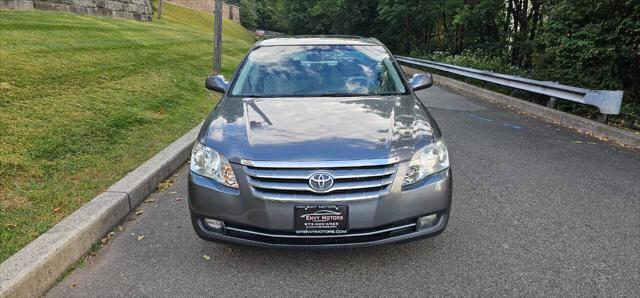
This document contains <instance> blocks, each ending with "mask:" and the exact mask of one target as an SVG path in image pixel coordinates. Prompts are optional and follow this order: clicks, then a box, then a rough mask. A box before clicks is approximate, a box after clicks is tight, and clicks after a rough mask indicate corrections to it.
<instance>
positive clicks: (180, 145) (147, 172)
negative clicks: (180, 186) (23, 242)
mask: <svg viewBox="0 0 640 298" xmlns="http://www.w3.org/2000/svg"><path fill="white" fill-rule="evenodd" d="M201 125H202V124H200V125H198V126H196V127H195V128H193V129H192V130H190V131H189V132H188V133H187V134H185V135H184V136H182V137H180V138H179V139H178V140H176V141H175V142H173V143H172V144H171V145H169V146H168V147H167V148H165V149H164V150H162V151H161V152H160V153H158V154H156V155H155V156H154V157H152V158H151V159H149V160H148V161H147V162H145V163H144V164H142V165H141V166H139V167H138V168H137V169H135V170H134V171H133V172H131V173H129V174H128V175H127V176H125V177H124V178H122V179H121V180H120V181H118V182H116V183H115V184H114V185H112V186H111V187H110V188H109V189H108V190H107V191H105V192H103V193H101V194H99V195H98V196H96V197H95V198H93V199H92V200H91V201H89V202H88V203H87V204H85V205H84V206H82V207H80V209H78V210H76V211H75V212H73V213H71V214H70V215H69V216H67V217H66V218H65V219H63V220H62V221H61V222H59V223H58V224H56V225H55V226H54V227H53V228H51V229H50V230H49V231H47V232H46V233H44V234H42V235H40V237H38V238H36V239H35V240H33V241H32V242H31V243H29V245H27V246H26V247H24V248H22V249H21V250H20V251H18V252H17V253H16V254H14V255H13V256H11V257H9V259H7V260H5V261H4V262H2V264H0V282H1V283H0V297H34V296H41V295H43V294H44V293H46V291H47V290H49V288H51V286H53V285H54V284H55V282H56V280H57V279H58V278H59V277H60V276H62V275H63V274H64V273H65V272H66V271H67V270H68V268H69V267H71V266H73V265H74V264H75V263H76V262H77V260H78V259H80V258H81V257H82V256H83V255H84V254H86V252H87V251H88V250H89V249H90V248H91V246H92V245H93V243H96V242H97V241H99V240H100V239H101V238H102V237H104V235H106V234H107V233H109V232H110V231H111V230H112V229H113V228H114V227H115V226H116V225H117V224H118V223H119V222H120V221H121V220H122V219H124V218H125V217H126V216H127V215H128V214H129V213H130V212H131V211H132V210H133V209H134V208H135V207H136V206H137V205H138V204H139V203H140V202H141V201H142V200H143V199H144V198H145V197H147V196H148V195H149V194H151V193H152V192H153V191H154V190H155V188H156V185H157V184H158V183H160V182H161V181H162V180H163V179H165V178H166V177H168V176H169V175H170V174H171V173H173V172H174V171H175V170H176V169H178V167H180V166H181V165H182V164H183V163H184V162H185V161H186V160H187V159H189V156H190V154H191V147H192V146H193V142H194V140H195V139H196V137H197V136H198V132H199V131H200V126H201Z"/></svg>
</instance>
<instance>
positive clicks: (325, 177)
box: [309, 173, 333, 192]
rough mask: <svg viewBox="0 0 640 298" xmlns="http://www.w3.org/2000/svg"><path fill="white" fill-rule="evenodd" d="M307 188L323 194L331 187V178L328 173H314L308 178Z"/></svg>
mask: <svg viewBox="0 0 640 298" xmlns="http://www.w3.org/2000/svg"><path fill="white" fill-rule="evenodd" d="M309 186H311V189H313V190H314V191H315V192H325V191H328V190H329V189H331V187H332V186H333V177H332V176H331V174H329V173H314V174H313V175H311V177H309Z"/></svg>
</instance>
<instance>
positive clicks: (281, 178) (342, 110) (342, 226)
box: [188, 36, 452, 248]
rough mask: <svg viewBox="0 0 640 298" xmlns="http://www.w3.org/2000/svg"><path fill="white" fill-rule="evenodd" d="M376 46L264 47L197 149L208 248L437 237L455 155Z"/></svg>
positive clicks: (197, 209) (275, 43) (229, 86)
mask: <svg viewBox="0 0 640 298" xmlns="http://www.w3.org/2000/svg"><path fill="white" fill-rule="evenodd" d="M432 84H433V80H432V77H431V76H430V75H429V74H416V75H414V76H413V77H412V78H410V79H408V80H407V79H405V77H404V75H403V73H402V71H401V69H400V67H399V66H398V64H397V62H396V61H395V59H394V58H393V56H392V55H391V54H390V53H389V51H388V50H387V49H386V48H385V46H384V45H383V44H381V43H380V42H379V41H377V40H375V39H372V38H359V37H346V36H308V37H286V38H274V39H267V40H263V41H260V42H258V43H257V44H256V45H255V46H254V47H253V48H252V49H251V50H250V51H249V53H248V54H247V56H246V57H245V58H244V60H243V61H242V63H241V64H240V66H239V68H238V70H237V72H236V74H235V75H234V77H233V79H232V80H231V81H230V82H227V81H226V80H225V79H224V77H222V76H210V77H208V78H207V80H206V82H205V85H206V87H207V88H208V89H210V90H213V91H217V92H221V93H223V97H222V99H221V100H220V101H219V102H218V104H217V106H216V107H215V108H214V109H213V111H212V112H211V113H210V114H209V116H208V117H207V119H206V120H205V122H204V125H203V126H202V129H201V131H200V134H199V136H198V138H197V141H196V142H195V144H194V146H193V151H192V156H191V162H190V163H191V164H190V173H189V182H188V184H189V209H190V212H191V220H192V223H193V227H194V229H195V231H196V233H197V234H198V235H199V236H200V237H202V238H204V239H207V240H212V241H218V242H226V243H238V244H247V245H256V246H263V247H280V248H338V247H364V246H372V245H380V244H387V243H398V242H404V241H408V240H414V239H419V238H425V237H429V236H435V235H438V234H440V233H441V232H442V231H443V230H444V229H445V227H446V225H447V221H448V218H449V212H450V207H451V188H452V178H451V170H450V168H449V155H448V151H447V146H446V144H445V142H444V140H443V138H442V135H441V133H440V130H439V129H438V126H437V125H436V122H435V121H434V119H433V118H432V117H431V115H430V114H429V111H428V110H427V108H426V107H425V106H424V105H423V104H422V103H421V102H420V100H418V98H417V97H416V95H415V93H414V92H415V91H417V90H420V89H424V88H428V87H430V86H431V85H432Z"/></svg>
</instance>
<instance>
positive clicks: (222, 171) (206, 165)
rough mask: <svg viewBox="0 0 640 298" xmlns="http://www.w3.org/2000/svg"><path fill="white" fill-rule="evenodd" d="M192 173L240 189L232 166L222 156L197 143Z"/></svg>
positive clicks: (193, 151)
mask: <svg viewBox="0 0 640 298" xmlns="http://www.w3.org/2000/svg"><path fill="white" fill-rule="evenodd" d="M191 171H192V172H194V173H196V174H198V175H201V176H205V177H209V178H212V179H214V180H216V181H218V182H220V183H222V184H224V185H226V186H228V187H233V188H238V182H237V181H236V176H235V175H234V174H233V170H232V169H231V165H229V161H227V159H226V158H224V156H222V154H220V153H218V152H217V151H215V150H213V149H211V148H209V147H207V146H204V145H202V144H200V142H198V141H196V143H195V144H194V145H193V150H191Z"/></svg>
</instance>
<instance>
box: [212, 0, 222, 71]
mask: <svg viewBox="0 0 640 298" xmlns="http://www.w3.org/2000/svg"><path fill="white" fill-rule="evenodd" d="M221 69H222V0H216V7H215V13H214V20H213V74H214V75H219V74H220V70H221Z"/></svg>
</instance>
